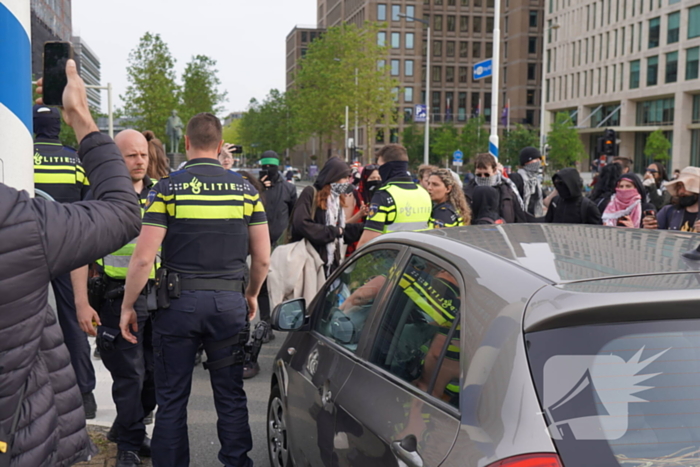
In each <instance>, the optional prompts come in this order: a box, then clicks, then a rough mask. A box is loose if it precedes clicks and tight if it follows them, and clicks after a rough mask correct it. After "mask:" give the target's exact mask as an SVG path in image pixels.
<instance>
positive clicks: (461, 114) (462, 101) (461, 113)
mask: <svg viewBox="0 0 700 467" xmlns="http://www.w3.org/2000/svg"><path fill="white" fill-rule="evenodd" d="M458 96H459V97H458V99H457V120H459V121H460V122H464V121H465V120H466V119H467V93H466V92H460V93H459V94H458Z"/></svg>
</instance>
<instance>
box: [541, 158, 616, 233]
mask: <svg viewBox="0 0 700 467" xmlns="http://www.w3.org/2000/svg"><path fill="white" fill-rule="evenodd" d="M552 183H554V188H556V190H557V193H558V195H557V196H556V197H555V198H554V199H553V200H552V203H551V204H550V206H549V209H548V210H547V215H546V216H545V222H547V223H550V224H593V225H600V224H602V220H601V217H600V211H599V210H598V207H597V206H596V205H595V203H593V201H591V200H590V199H588V198H586V197H584V196H583V190H582V187H583V180H581V175H580V174H579V173H578V170H576V169H574V168H573V167H570V168H566V169H562V170H560V171H559V172H557V173H556V174H554V176H553V177H552Z"/></svg>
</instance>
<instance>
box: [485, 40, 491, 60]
mask: <svg viewBox="0 0 700 467" xmlns="http://www.w3.org/2000/svg"><path fill="white" fill-rule="evenodd" d="M484 57H486V58H489V57H493V42H487V43H486V50H485V52H484Z"/></svg>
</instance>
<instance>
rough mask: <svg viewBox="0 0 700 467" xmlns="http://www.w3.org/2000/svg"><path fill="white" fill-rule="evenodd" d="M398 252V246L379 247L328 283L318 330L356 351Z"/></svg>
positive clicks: (317, 321) (317, 325)
mask: <svg viewBox="0 0 700 467" xmlns="http://www.w3.org/2000/svg"><path fill="white" fill-rule="evenodd" d="M397 255H398V251H397V250H375V251H371V252H369V253H367V254H365V255H363V256H361V257H360V258H358V259H357V261H354V262H352V263H351V264H349V265H348V266H346V267H345V269H344V270H343V271H342V272H341V273H340V275H339V276H338V277H337V278H336V279H335V281H333V283H332V284H331V285H330V287H328V290H327V292H326V296H325V297H324V300H323V303H322V304H321V306H322V309H321V310H319V311H320V313H321V316H320V317H319V318H318V319H317V320H316V323H315V325H314V326H315V329H316V331H318V332H319V333H321V334H323V335H324V336H327V337H330V338H331V339H333V340H334V341H335V342H337V343H338V344H340V345H342V346H343V347H345V348H348V349H350V350H352V351H355V350H356V349H357V344H358V343H359V342H360V335H361V333H362V329H363V328H364V325H365V322H366V321H367V318H368V315H369V312H370V310H371V309H372V304H374V300H375V298H376V297H377V295H378V294H379V291H380V290H381V289H382V286H384V283H385V282H386V280H387V276H388V275H389V273H390V271H391V269H392V267H393V266H394V262H395V261H396V256H397Z"/></svg>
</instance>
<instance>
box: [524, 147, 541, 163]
mask: <svg viewBox="0 0 700 467" xmlns="http://www.w3.org/2000/svg"><path fill="white" fill-rule="evenodd" d="M541 158H542V154H540V150H539V149H537V148H533V147H531V146H528V147H526V148H523V149H522V151H520V165H521V166H524V165H525V164H527V163H528V162H530V161H534V160H535V159H541Z"/></svg>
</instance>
